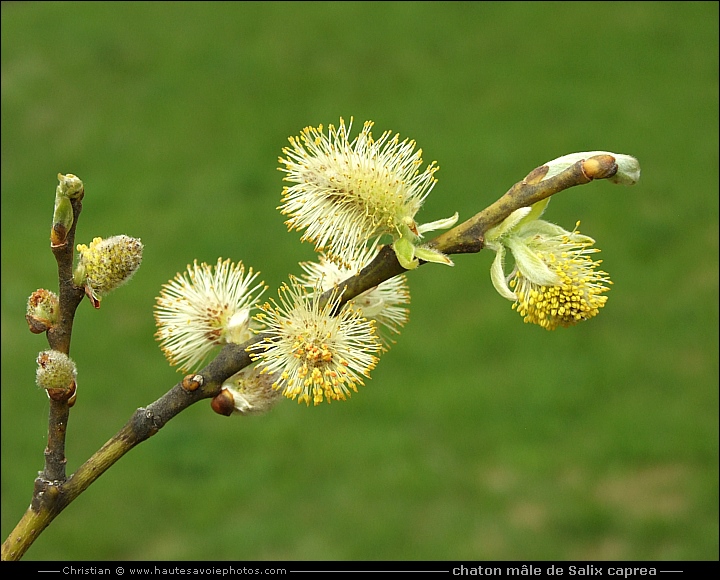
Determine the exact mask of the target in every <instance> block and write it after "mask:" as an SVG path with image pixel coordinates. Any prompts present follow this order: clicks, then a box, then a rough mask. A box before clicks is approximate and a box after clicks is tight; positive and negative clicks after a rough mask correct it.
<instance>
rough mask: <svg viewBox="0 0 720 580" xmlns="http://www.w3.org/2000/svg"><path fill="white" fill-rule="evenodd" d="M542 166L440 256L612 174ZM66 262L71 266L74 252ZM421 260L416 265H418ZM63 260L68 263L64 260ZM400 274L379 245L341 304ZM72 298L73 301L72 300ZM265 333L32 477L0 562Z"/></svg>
mask: <svg viewBox="0 0 720 580" xmlns="http://www.w3.org/2000/svg"><path fill="white" fill-rule="evenodd" d="M547 171H548V169H547V166H542V167H539V168H537V169H535V170H533V171H532V172H531V173H530V174H528V176H527V177H525V179H523V180H522V181H520V182H518V183H516V184H515V185H513V186H512V187H511V188H510V189H509V190H508V192H507V193H506V194H505V195H503V196H502V197H501V198H500V199H498V200H497V201H496V202H495V203H493V204H492V205H491V206H489V207H488V208H486V209H485V210H483V211H481V212H480V213H478V214H476V215H475V216H473V217H472V218H470V219H469V220H467V221H465V222H463V223H462V224H460V225H458V226H456V227H455V228H453V229H451V230H449V231H448V232H446V233H445V234H442V235H440V236H438V237H437V238H435V239H433V240H432V241H430V242H429V243H428V244H427V245H428V246H429V247H431V248H433V249H437V250H439V251H441V252H443V253H445V254H460V253H475V252H479V251H480V250H482V249H483V247H484V239H483V237H484V234H485V232H486V231H487V230H488V229H489V228H491V227H493V226H494V225H496V224H498V223H500V222H501V221H502V220H504V219H505V218H506V217H508V216H509V215H510V214H511V213H512V212H513V211H515V210H517V209H519V208H521V207H526V206H529V205H532V204H534V203H536V202H538V201H541V200H543V199H545V198H547V197H549V196H551V195H554V194H556V193H558V192H560V191H563V190H565V189H568V188H570V187H574V186H576V185H584V184H586V183H589V182H590V181H592V180H594V179H604V178H608V177H612V176H613V175H615V172H617V166H616V164H615V159H614V158H613V157H612V156H610V155H598V156H595V157H591V158H590V159H587V160H583V161H578V162H577V163H575V164H574V165H572V166H571V167H568V168H567V169H566V170H564V171H562V172H561V173H558V174H557V175H555V176H554V177H551V178H548V179H543V178H544V176H545V175H546V174H547ZM73 227H74V226H73ZM62 256H63V260H66V259H67V258H66V257H65V254H62ZM69 259H70V264H72V250H71V251H70V258H69ZM60 262H61V260H60V259H58V264H59V265H60ZM423 263H424V262H422V261H421V262H420V264H421V265H422V264H423ZM63 265H64V266H66V265H67V264H66V263H65V262H63ZM406 271H407V270H406V269H405V268H403V267H402V266H401V265H400V263H399V262H398V260H397V258H396V256H395V252H394V251H393V249H392V248H391V247H390V246H384V247H383V248H381V250H380V252H379V253H378V255H377V256H376V257H375V259H374V260H373V261H372V262H371V263H370V264H368V265H367V266H366V267H365V268H363V269H362V270H361V271H360V272H359V273H358V274H357V275H355V276H352V277H350V278H348V279H347V280H345V281H343V282H342V283H341V284H340V285H339V286H340V291H342V300H341V303H340V305H342V304H344V303H346V302H347V301H349V300H352V299H353V298H355V297H356V296H359V295H360V294H362V293H363V292H366V291H367V290H370V289H372V288H374V287H376V286H377V285H378V284H380V283H382V282H384V281H385V280H389V279H390V278H392V277H394V276H397V275H399V274H402V273H404V272H406ZM63 272H64V270H63ZM69 272H70V276H69V278H67V277H65V275H64V274H61V279H64V280H66V286H65V291H64V293H65V296H66V297H65V300H67V302H66V306H65V310H61V312H63V313H64V316H66V317H67V318H64V317H63V320H64V322H63V323H62V324H61V328H59V329H58V331H57V332H56V335H57V336H56V337H55V338H54V340H56V341H57V342H56V343H55V344H57V345H63V346H64V347H65V348H67V349H68V350H69V345H70V334H71V330H72V317H73V315H74V309H75V308H76V307H77V304H79V302H80V300H82V295H79V297H78V294H77V292H78V289H77V288H75V287H74V286H73V285H72V269H70V270H69ZM62 284H63V282H62V280H61V305H62V303H63V302H62V301H63V298H62V296H63V286H62ZM332 292H333V291H332V290H331V291H328V292H326V293H325V294H323V299H329V297H330V295H331V293H332ZM75 300H77V302H76V303H75V302H74V301H75ZM73 304H74V306H73ZM263 337H264V335H263V334H262V333H260V334H258V335H256V336H255V337H253V338H252V339H250V340H248V341H247V342H245V343H243V344H240V345H236V344H228V345H226V346H225V347H223V349H222V350H221V351H220V353H219V354H218V355H217V356H216V357H215V359H214V360H213V361H212V362H210V364H208V365H207V366H206V367H205V368H203V369H202V370H200V371H199V372H198V373H196V374H194V375H188V376H187V377H185V378H184V379H183V381H181V382H180V383H178V384H176V385H175V386H174V387H173V388H172V389H170V390H169V391H168V392H167V393H166V394H165V395H163V396H162V397H161V398H160V399H158V400H157V401H155V402H154V403H152V404H151V405H149V406H148V407H145V408H140V409H137V410H136V411H135V413H134V414H133V416H132V417H131V418H130V420H129V421H128V422H127V423H126V424H125V426H123V428H122V429H121V430H120V431H119V432H118V433H117V434H116V435H115V436H114V437H112V439H110V440H109V441H108V442H107V443H106V444H105V445H103V446H102V448H101V449H99V450H98V451H97V452H96V453H95V454H94V455H93V456H92V457H90V459H88V460H87V461H86V462H85V463H84V464H83V465H82V466H81V467H80V468H78V470H77V471H76V472H75V473H74V474H73V475H72V476H71V477H70V478H69V479H68V480H67V481H65V482H64V483H63V482H62V480H60V481H45V482H44V487H42V488H41V489H38V485H39V482H40V480H41V478H38V480H36V494H35V498H34V500H33V503H32V504H31V506H30V507H29V508H28V510H27V511H26V513H25V515H24V516H23V518H22V519H21V521H20V522H19V523H18V525H17V527H16V528H15V529H14V530H13V531H12V533H11V534H10V536H9V537H8V538H7V539H6V540H5V542H4V543H3V545H2V559H3V560H17V559H20V558H21V557H22V555H23V554H24V553H25V552H26V551H27V549H28V548H29V547H30V546H31V545H32V543H33V542H34V540H35V539H36V538H37V537H38V535H39V534H40V533H41V532H42V531H43V530H44V529H45V528H46V527H47V526H48V525H49V524H50V523H51V522H52V520H53V519H54V518H55V517H56V516H57V515H58V514H59V513H60V512H61V511H62V510H63V509H65V508H66V507H67V506H68V505H69V504H70V503H71V502H72V501H73V500H74V499H75V498H77V497H78V495H80V494H81V493H82V492H83V491H85V490H86V489H87V488H88V487H89V486H90V485H91V484H92V483H93V482H94V481H95V480H97V479H98V478H99V477H100V476H101V475H102V474H103V473H105V472H106V471H107V470H108V469H109V468H110V467H111V466H112V465H114V464H115V463H116V462H117V461H118V460H119V459H120V458H121V457H122V456H123V455H125V454H126V453H127V452H128V451H130V450H131V449H132V448H133V447H135V446H136V445H138V444H139V443H141V442H143V441H145V440H146V439H149V438H150V437H151V436H152V435H154V434H155V433H157V432H158V431H159V430H160V429H161V428H162V427H163V426H165V424H167V422H168V421H170V420H171V419H172V418H173V417H175V416H176V415H177V414H179V413H180V412H182V411H184V410H185V409H187V408H188V407H190V406H191V405H193V404H195V403H197V402H198V401H200V400H203V399H208V398H213V397H215V396H217V395H218V394H219V393H220V391H221V389H222V385H223V383H224V382H225V381H226V380H227V379H229V378H230V377H231V376H233V375H234V374H236V373H238V372H239V371H241V370H242V369H243V368H245V367H247V366H249V365H250V364H252V362H253V360H252V358H251V357H250V355H249V354H248V352H247V349H248V348H249V347H250V346H252V345H254V344H256V343H258V342H260V341H261V340H262V339H263ZM48 338H50V337H48ZM51 344H53V343H51ZM65 352H67V351H65Z"/></svg>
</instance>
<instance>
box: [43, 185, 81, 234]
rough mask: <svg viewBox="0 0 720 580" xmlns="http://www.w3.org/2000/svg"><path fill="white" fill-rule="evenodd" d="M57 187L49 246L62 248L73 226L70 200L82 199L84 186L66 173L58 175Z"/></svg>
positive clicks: (73, 217)
mask: <svg viewBox="0 0 720 580" xmlns="http://www.w3.org/2000/svg"><path fill="white" fill-rule="evenodd" d="M58 181H59V182H60V183H58V186H57V187H56V188H55V210H54V211H53V225H52V228H51V230H50V244H51V245H52V246H53V247H56V248H57V247H59V246H63V245H64V244H65V242H66V241H67V236H68V233H69V232H70V228H71V227H72V225H73V221H74V219H75V216H74V214H73V207H72V203H71V201H70V200H73V199H82V197H83V195H84V194H85V186H84V185H83V182H82V181H81V180H80V178H79V177H77V176H75V175H73V174H72V173H68V174H67V175H63V174H62V173H58Z"/></svg>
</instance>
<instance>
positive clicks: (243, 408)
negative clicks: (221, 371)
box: [213, 367, 283, 415]
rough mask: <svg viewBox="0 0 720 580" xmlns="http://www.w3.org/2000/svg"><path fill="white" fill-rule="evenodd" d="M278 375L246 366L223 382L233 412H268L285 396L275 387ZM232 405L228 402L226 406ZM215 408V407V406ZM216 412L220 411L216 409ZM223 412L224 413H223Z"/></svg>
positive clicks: (223, 391)
mask: <svg viewBox="0 0 720 580" xmlns="http://www.w3.org/2000/svg"><path fill="white" fill-rule="evenodd" d="M277 378H278V377H277V376H276V375H273V374H269V373H261V372H260V371H259V370H258V369H257V368H255V367H253V368H245V369H243V370H241V371H240V372H239V373H237V374H235V375H233V376H232V377H230V378H229V379H228V380H227V381H225V383H224V384H223V389H222V391H221V392H222V393H225V399H226V400H227V401H228V402H230V401H231V402H232V407H231V412H230V413H227V414H228V415H229V414H232V413H235V414H239V415H260V414H262V413H267V412H268V411H269V410H270V409H272V408H273V407H274V406H275V405H276V404H277V402H278V401H279V400H280V399H282V398H283V396H282V393H281V392H280V391H278V390H276V389H274V388H273V383H274V382H275V381H276V380H277ZM227 407H230V405H229V404H227V403H226V408H227ZM213 408H214V407H213ZM216 412H218V411H217V410H216ZM221 414H222V413H221Z"/></svg>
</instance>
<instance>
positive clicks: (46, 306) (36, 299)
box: [25, 288, 60, 334]
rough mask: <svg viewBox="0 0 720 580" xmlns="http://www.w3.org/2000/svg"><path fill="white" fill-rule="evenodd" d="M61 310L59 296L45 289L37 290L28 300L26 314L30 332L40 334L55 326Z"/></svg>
mask: <svg viewBox="0 0 720 580" xmlns="http://www.w3.org/2000/svg"><path fill="white" fill-rule="evenodd" d="M59 310H60V302H59V300H58V297H57V294H55V293H54V292H51V291H50V290H45V289H44V288H40V289H39V290H35V292H33V293H32V294H31V295H30V297H29V298H28V303H27V313H26V314H25V320H27V323H28V327H29V328H30V332H32V333H33V334H40V333H42V332H46V331H47V330H49V329H50V328H52V327H53V326H55V324H57V320H58V311H59Z"/></svg>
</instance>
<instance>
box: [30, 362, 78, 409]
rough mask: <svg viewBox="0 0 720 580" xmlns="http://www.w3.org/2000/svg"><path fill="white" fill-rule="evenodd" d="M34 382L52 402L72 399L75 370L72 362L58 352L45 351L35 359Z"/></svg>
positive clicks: (75, 377)
mask: <svg viewBox="0 0 720 580" xmlns="http://www.w3.org/2000/svg"><path fill="white" fill-rule="evenodd" d="M37 364H38V367H37V371H36V374H35V380H36V381H37V384H38V386H39V387H40V388H42V389H45V391H47V394H48V397H50V398H51V399H53V400H54V401H68V400H69V399H74V397H75V390H76V386H77V383H76V379H77V368H76V366H75V363H74V362H73V360H72V359H71V358H70V357H69V356H68V355H66V354H65V353H62V352H60V351H58V350H46V351H43V352H41V353H40V354H39V355H38V357H37Z"/></svg>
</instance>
